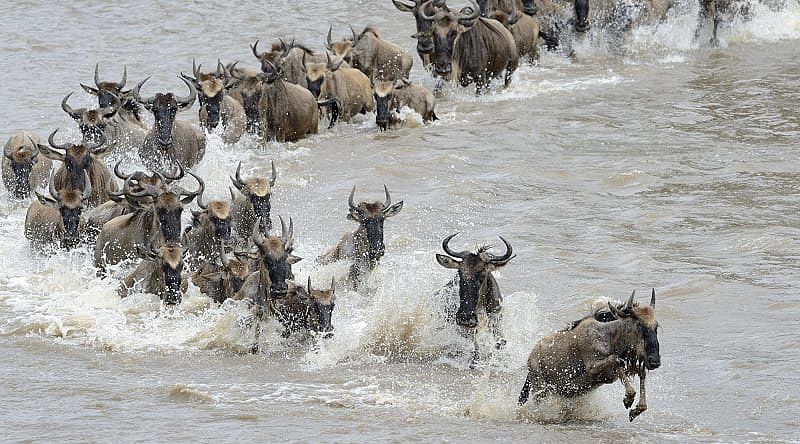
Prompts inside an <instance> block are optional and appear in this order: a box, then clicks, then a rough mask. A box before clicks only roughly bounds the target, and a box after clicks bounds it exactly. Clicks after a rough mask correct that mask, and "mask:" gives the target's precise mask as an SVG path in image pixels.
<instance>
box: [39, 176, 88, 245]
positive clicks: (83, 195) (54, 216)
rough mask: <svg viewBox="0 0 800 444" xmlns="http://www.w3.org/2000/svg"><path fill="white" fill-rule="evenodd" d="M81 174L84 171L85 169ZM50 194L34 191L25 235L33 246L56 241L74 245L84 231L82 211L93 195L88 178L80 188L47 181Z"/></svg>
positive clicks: (51, 243)
mask: <svg viewBox="0 0 800 444" xmlns="http://www.w3.org/2000/svg"><path fill="white" fill-rule="evenodd" d="M83 174H87V173H86V172H84V173H83ZM49 190H50V196H45V195H42V194H39V192H36V200H34V201H33V202H31V205H30V206H29V207H28V212H27V214H26V215H25V237H26V238H27V239H29V240H30V241H31V243H33V244H34V246H36V247H46V246H48V245H53V244H57V245H59V246H60V247H61V248H65V249H70V248H74V247H76V246H77V245H78V243H80V241H81V235H82V233H83V219H82V218H81V212H82V211H83V209H84V208H85V207H86V204H87V202H88V200H89V196H90V195H91V194H92V185H91V183H89V182H88V180H87V186H86V188H84V189H83V190H76V189H67V188H64V189H61V190H56V187H55V185H54V181H53V180H51V181H50V187H49Z"/></svg>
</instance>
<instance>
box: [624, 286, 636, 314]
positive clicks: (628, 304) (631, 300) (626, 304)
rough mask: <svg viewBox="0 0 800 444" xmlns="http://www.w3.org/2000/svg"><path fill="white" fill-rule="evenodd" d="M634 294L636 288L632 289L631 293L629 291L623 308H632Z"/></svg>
mask: <svg viewBox="0 0 800 444" xmlns="http://www.w3.org/2000/svg"><path fill="white" fill-rule="evenodd" d="M635 295H636V290H633V293H631V296H630V297H629V298H628V300H627V301H626V302H625V307H624V308H623V310H630V309H632V308H633V297H634V296H635Z"/></svg>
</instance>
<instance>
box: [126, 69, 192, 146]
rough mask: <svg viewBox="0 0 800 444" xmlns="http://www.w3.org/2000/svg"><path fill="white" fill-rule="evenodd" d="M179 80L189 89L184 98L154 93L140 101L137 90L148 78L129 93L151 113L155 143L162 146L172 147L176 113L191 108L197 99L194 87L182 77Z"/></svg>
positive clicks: (171, 94)
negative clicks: (152, 95)
mask: <svg viewBox="0 0 800 444" xmlns="http://www.w3.org/2000/svg"><path fill="white" fill-rule="evenodd" d="M179 78H180V79H181V80H182V81H183V83H185V84H186V86H187V87H188V88H189V95H188V96H186V97H178V96H176V95H175V94H173V93H165V94H162V93H156V95H155V96H154V97H150V98H146V99H142V98H141V97H140V96H139V90H140V89H141V88H142V85H144V83H145V82H146V81H148V80H149V79H150V77H147V78H146V79H144V80H142V81H141V82H139V84H138V85H136V87H135V88H133V91H132V92H131V93H132V94H133V97H134V98H135V99H136V101H137V102H139V103H141V104H142V106H144V107H145V109H147V110H148V111H150V112H151V113H153V118H154V120H153V129H154V130H155V131H156V141H157V142H158V143H159V144H160V145H162V146H171V145H172V127H173V124H174V123H175V115H176V114H177V113H178V111H184V110H187V109H189V108H191V107H192V105H193V104H194V101H195V99H196V97H197V90H196V89H195V87H194V85H192V83H191V82H189V81H188V80H186V79H185V78H183V77H179Z"/></svg>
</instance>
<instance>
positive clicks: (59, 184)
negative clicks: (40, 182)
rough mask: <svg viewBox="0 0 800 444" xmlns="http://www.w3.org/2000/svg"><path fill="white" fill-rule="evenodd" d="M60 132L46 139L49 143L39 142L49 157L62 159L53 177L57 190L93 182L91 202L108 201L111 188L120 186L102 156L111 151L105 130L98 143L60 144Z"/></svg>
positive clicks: (93, 204) (74, 187) (84, 185)
mask: <svg viewBox="0 0 800 444" xmlns="http://www.w3.org/2000/svg"><path fill="white" fill-rule="evenodd" d="M57 132H58V129H56V130H55V131H53V132H52V133H51V134H50V137H48V138H47V142H48V143H49V144H50V146H47V145H43V144H39V145H37V146H38V148H39V151H41V152H42V154H44V155H45V156H46V157H48V158H49V159H51V160H56V161H59V162H61V167H60V168H59V169H58V170H57V171H56V175H55V178H54V179H53V180H54V182H55V186H56V189H57V190H61V189H70V190H83V189H85V188H86V187H87V185H88V184H89V183H91V187H92V196H91V197H90V198H89V202H88V204H89V205H90V206H96V205H99V204H102V203H103V202H105V201H107V200H108V191H109V190H110V191H117V189H118V187H117V183H116V182H115V181H114V178H113V177H112V176H111V170H109V169H108V167H107V166H106V164H105V162H104V161H103V157H104V156H105V154H106V153H107V152H108V145H106V144H105V142H106V139H105V136H104V135H103V134H102V133H101V134H99V137H98V141H97V142H96V143H88V142H81V143H78V144H74V143H65V144H63V145H59V144H57V143H56V141H55V136H56V133H57ZM62 151H63V153H62ZM84 173H86V174H84ZM87 178H88V181H87V180H86V179H87Z"/></svg>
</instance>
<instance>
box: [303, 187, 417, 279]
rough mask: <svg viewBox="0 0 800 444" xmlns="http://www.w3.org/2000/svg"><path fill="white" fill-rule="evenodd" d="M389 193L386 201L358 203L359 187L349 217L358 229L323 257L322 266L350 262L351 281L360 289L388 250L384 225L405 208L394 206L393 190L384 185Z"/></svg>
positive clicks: (349, 204)
mask: <svg viewBox="0 0 800 444" xmlns="http://www.w3.org/2000/svg"><path fill="white" fill-rule="evenodd" d="M383 191H384V193H385V194H386V200H385V201H384V202H366V201H363V202H361V203H359V204H358V205H356V204H355V201H354V200H353V197H354V195H355V193H356V187H353V189H352V190H351V191H350V196H349V197H348V198H347V205H348V206H349V208H350V209H349V212H348V213H347V218H348V219H350V220H352V221H355V222H357V223H358V229H356V231H354V232H352V233H347V234H345V235H344V236H342V238H341V239H340V240H339V243H337V244H336V246H334V247H333V248H331V249H330V250H328V251H327V252H325V254H323V255H322V256H320V257H319V259H318V262H319V263H320V264H329V263H332V262H336V261H340V260H347V261H350V262H351V265H350V273H349V275H348V282H349V283H350V284H351V285H352V286H353V287H354V288H357V287H358V285H359V284H361V282H363V281H364V279H366V277H367V276H368V275H369V273H370V272H371V271H372V270H373V269H374V268H375V267H376V266H377V265H378V262H379V261H380V259H381V258H382V257H383V254H384V253H385V251H386V247H385V246H384V244H383V222H384V221H385V220H386V219H387V218H389V217H392V216H394V215H396V214H397V213H399V212H400V210H402V209H403V201H402V200H401V201H400V202H397V203H396V204H394V205H393V204H392V197H391V196H390V195H389V189H388V188H386V185H384V186H383Z"/></svg>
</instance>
